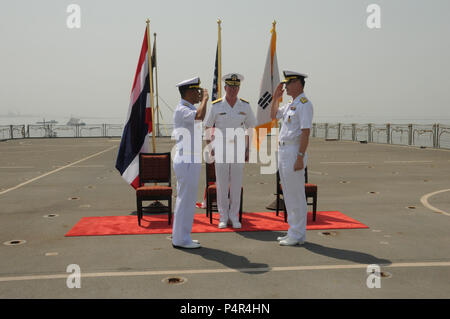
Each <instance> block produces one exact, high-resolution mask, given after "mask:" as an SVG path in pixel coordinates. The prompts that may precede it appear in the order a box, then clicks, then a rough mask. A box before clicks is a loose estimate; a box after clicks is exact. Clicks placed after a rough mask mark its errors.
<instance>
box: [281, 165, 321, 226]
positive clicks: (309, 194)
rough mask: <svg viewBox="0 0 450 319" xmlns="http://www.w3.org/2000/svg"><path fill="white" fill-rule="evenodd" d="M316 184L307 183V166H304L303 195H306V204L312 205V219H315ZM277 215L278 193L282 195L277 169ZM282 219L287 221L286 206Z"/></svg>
mask: <svg viewBox="0 0 450 319" xmlns="http://www.w3.org/2000/svg"><path fill="white" fill-rule="evenodd" d="M317 189H318V188H317V185H316V184H310V183H308V167H305V195H306V204H307V205H312V207H313V221H316V213H317ZM276 194H277V200H276V201H277V208H276V212H277V216H278V212H279V211H280V210H281V207H280V195H283V189H282V186H281V182H280V173H279V171H277V193H276ZM308 199H312V201H308ZM284 221H285V222H286V221H287V210H286V206H285V207H284Z"/></svg>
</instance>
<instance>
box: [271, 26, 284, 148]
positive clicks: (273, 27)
mask: <svg viewBox="0 0 450 319" xmlns="http://www.w3.org/2000/svg"><path fill="white" fill-rule="evenodd" d="M276 24H277V21H275V20H273V22H272V30H273V32H275V41H276V34H277V33H276V31H275V25H276ZM272 36H273V34H272ZM271 67H272V70H271V74H272V85H273V57H272V65H271ZM276 85H278V83H277V84H276ZM274 91H275V88H274V87H272V92H274ZM282 100H283V97H281V98H280V102H281V101H282ZM275 127H276V128H278V120H276V121H275ZM276 137H277V143H278V130H277V133H276Z"/></svg>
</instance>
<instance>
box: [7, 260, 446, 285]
mask: <svg viewBox="0 0 450 319" xmlns="http://www.w3.org/2000/svg"><path fill="white" fill-rule="evenodd" d="M368 265H369V264H353V265H314V266H287V267H261V268H221V269H187V270H183V269H181V270H157V271H125V272H124V271H115V272H97V273H83V272H81V278H99V277H134V276H167V275H183V274H184V275H188V274H190V275H196V274H217V273H239V272H276V271H304V270H333V269H366V268H367V266H368ZM380 266H381V267H386V268H410V267H422V268H423V267H450V262H415V263H393V264H390V265H383V264H381V265H380ZM69 275H70V273H65V274H54V275H35V276H12V277H0V282H10V281H25V280H48V279H66V278H67V277H68V276H69Z"/></svg>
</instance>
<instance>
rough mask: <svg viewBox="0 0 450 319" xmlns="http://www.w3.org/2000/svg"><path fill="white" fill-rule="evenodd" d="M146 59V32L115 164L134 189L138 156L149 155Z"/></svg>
mask: <svg viewBox="0 0 450 319" xmlns="http://www.w3.org/2000/svg"><path fill="white" fill-rule="evenodd" d="M148 58H149V57H148V39H147V30H146V32H145V36H144V41H143V43H142V49H141V54H140V55H139V62H138V66H137V69H136V75H135V76H134V82H133V88H132V90H131V97H130V105H129V108H128V115H127V121H126V122H125V123H126V124H125V127H124V129H123V133H122V140H121V141H120V148H119V153H118V154H117V161H116V168H117V170H118V171H119V172H120V175H122V177H123V178H124V179H125V180H126V181H127V183H128V184H130V185H131V186H133V187H134V188H135V189H136V188H138V187H139V153H148V152H149V133H151V132H152V113H151V104H150V76H149V67H148V63H149V61H148Z"/></svg>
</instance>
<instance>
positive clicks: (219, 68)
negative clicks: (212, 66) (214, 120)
mask: <svg viewBox="0 0 450 319" xmlns="http://www.w3.org/2000/svg"><path fill="white" fill-rule="evenodd" d="M221 23H222V20H220V19H217V32H218V38H217V39H218V40H217V60H218V61H217V64H218V65H217V98H218V99H220V98H221V97H222V37H221V35H220V33H221V30H222V29H221V27H220V24H221Z"/></svg>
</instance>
